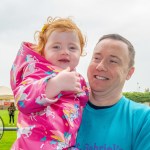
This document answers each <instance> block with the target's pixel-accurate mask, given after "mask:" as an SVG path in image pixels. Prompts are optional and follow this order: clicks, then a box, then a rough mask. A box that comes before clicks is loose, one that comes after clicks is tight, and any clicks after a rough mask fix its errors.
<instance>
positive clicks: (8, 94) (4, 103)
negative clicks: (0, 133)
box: [0, 86, 14, 109]
mask: <svg viewBox="0 0 150 150" xmlns="http://www.w3.org/2000/svg"><path fill="white" fill-rule="evenodd" d="M11 102H14V97H13V92H12V90H11V89H10V88H8V87H6V86H0V109H5V108H7V107H8V106H10V103H11Z"/></svg>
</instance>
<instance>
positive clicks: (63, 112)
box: [10, 42, 88, 150]
mask: <svg viewBox="0 0 150 150" xmlns="http://www.w3.org/2000/svg"><path fill="white" fill-rule="evenodd" d="M59 72H60V70H59V69H57V67H55V66H53V65H52V64H50V63H49V62H48V61H47V60H46V59H45V58H44V57H42V56H41V55H39V54H38V53H36V52H35V51H33V50H32V49H31V43H25V42H24V43H23V44H22V45H21V48H20V50H19V52H18V54H17V57H16V59H15V61H14V64H13V66H12V69H11V74H10V76H11V87H12V90H13V93H14V97H15V101H16V104H17V107H18V110H19V115H18V123H17V126H18V131H17V140H16V141H15V143H14V144H13V146H12V150H33V149H34V150H62V149H68V147H72V146H74V145H75V140H76V135H77V130H78V128H79V126H80V122H81V117H82V110H83V107H84V106H85V104H86V102H87V100H88V88H87V86H86V82H85V80H84V79H83V77H82V76H80V77H81V78H80V81H81V88H82V90H83V92H81V93H79V94H75V93H73V92H63V91H62V92H61V93H59V94H58V95H57V96H56V97H55V98H54V99H48V98H47V97H46V95H45V88H46V84H47V81H48V79H50V78H53V77H55V76H56V75H57V74H58V73H59ZM66 84H67V83H66ZM49 92H50V91H49Z"/></svg>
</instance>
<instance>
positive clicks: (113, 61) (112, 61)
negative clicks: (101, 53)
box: [110, 60, 118, 63]
mask: <svg viewBox="0 0 150 150" xmlns="http://www.w3.org/2000/svg"><path fill="white" fill-rule="evenodd" d="M110 62H111V63H118V62H117V61H115V60H110Z"/></svg>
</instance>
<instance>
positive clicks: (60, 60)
mask: <svg viewBox="0 0 150 150" xmlns="http://www.w3.org/2000/svg"><path fill="white" fill-rule="evenodd" d="M80 54H81V47H80V41H79V38H78V35H77V33H76V32H74V31H71V32H60V31H53V32H52V33H51V35H50V36H49V37H48V40H47V43H46V44H45V49H44V57H45V58H46V59H47V60H48V61H49V62H50V63H52V64H53V65H55V66H57V67H59V68H61V69H66V68H67V67H68V66H69V67H70V68H71V70H73V69H74V68H75V67H76V66H77V65H78V63H79V58H80Z"/></svg>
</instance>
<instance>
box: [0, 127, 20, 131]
mask: <svg viewBox="0 0 150 150" xmlns="http://www.w3.org/2000/svg"><path fill="white" fill-rule="evenodd" d="M17 130H18V128H17V127H0V131H17Z"/></svg>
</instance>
